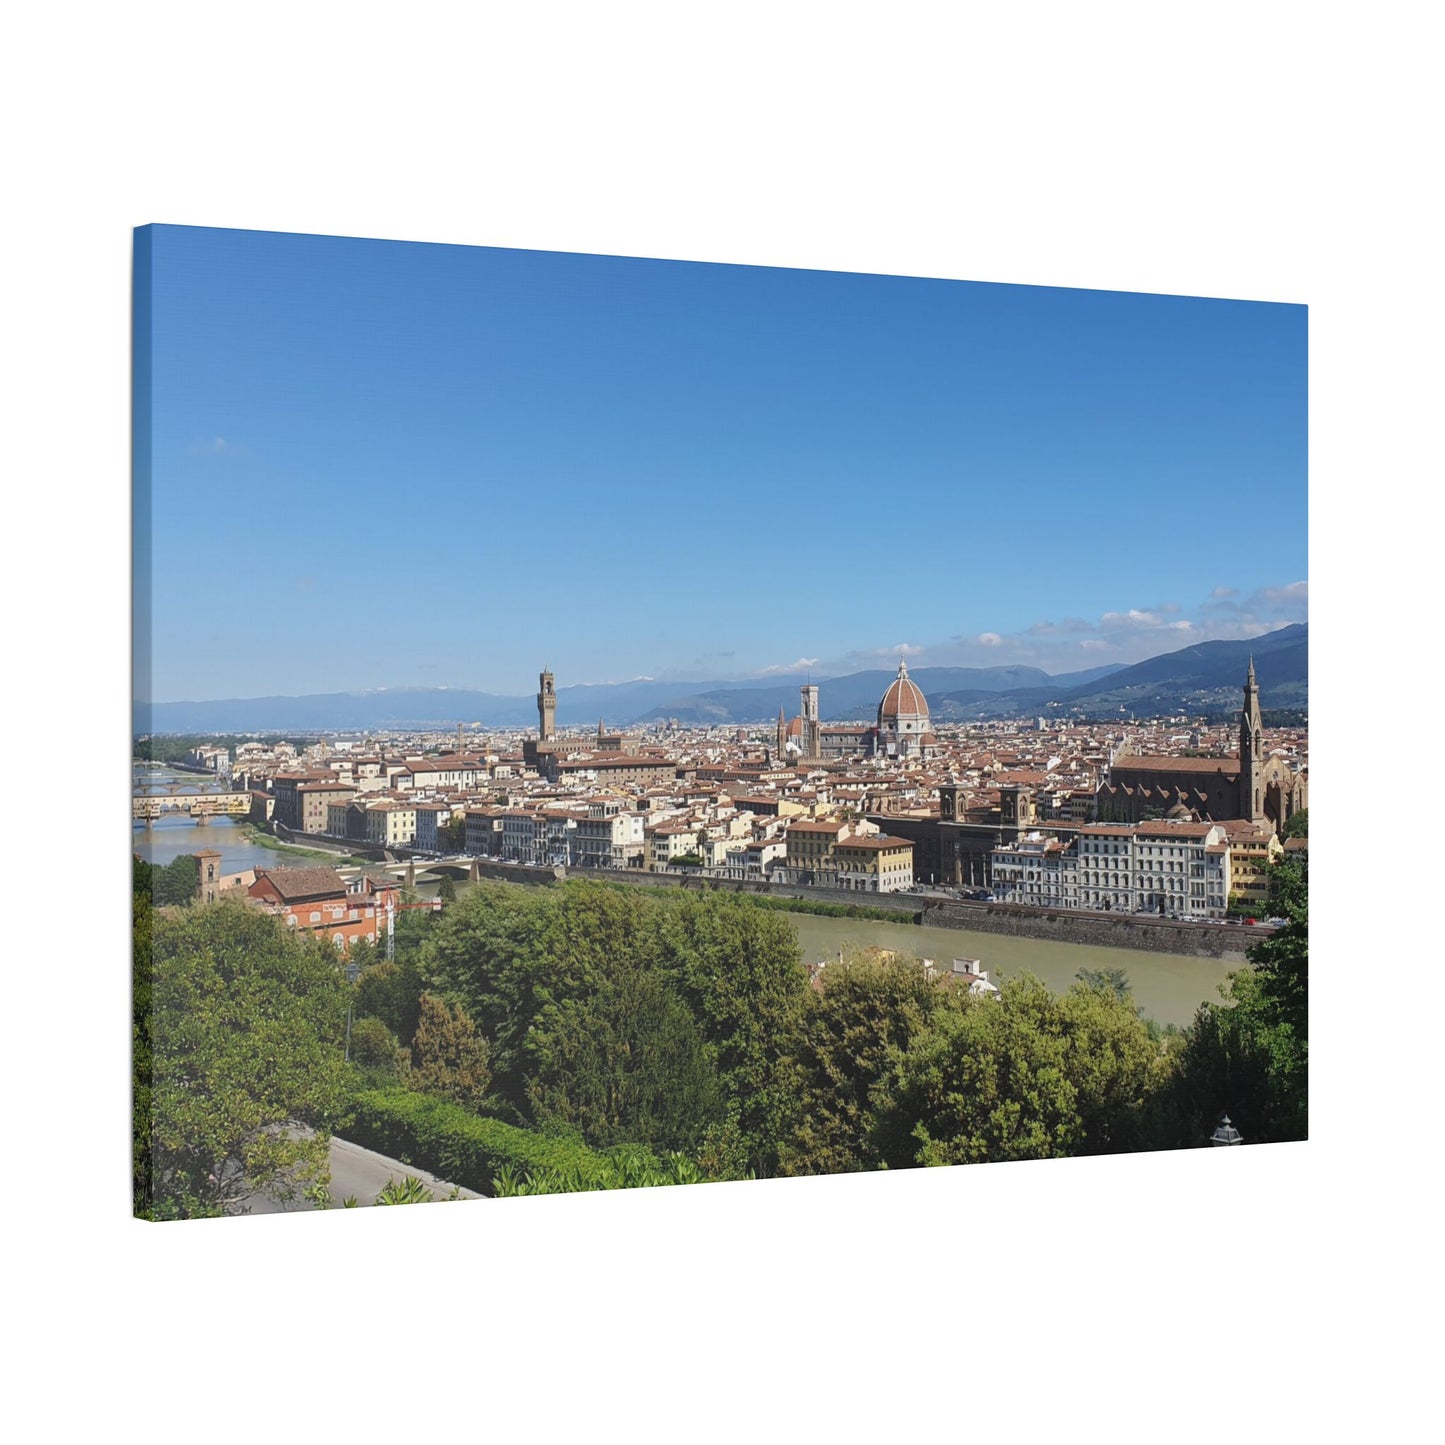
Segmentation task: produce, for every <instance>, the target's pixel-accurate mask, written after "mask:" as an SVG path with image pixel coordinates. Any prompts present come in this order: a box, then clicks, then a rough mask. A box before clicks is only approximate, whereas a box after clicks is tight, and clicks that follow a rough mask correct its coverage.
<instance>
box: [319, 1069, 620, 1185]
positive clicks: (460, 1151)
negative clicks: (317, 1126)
mask: <svg viewBox="0 0 1445 1445" xmlns="http://www.w3.org/2000/svg"><path fill="white" fill-rule="evenodd" d="M347 1138H348V1139H350V1140H352V1141H353V1142H354V1143H357V1144H361V1145H363V1146H365V1147H366V1148H369V1149H375V1150H377V1151H378V1152H380V1153H382V1154H385V1155H387V1156H388V1157H390V1158H392V1159H400V1160H401V1162H402V1163H403V1164H411V1165H420V1166H423V1167H425V1168H427V1169H429V1170H431V1171H433V1172H434V1173H437V1174H440V1175H442V1176H443V1177H445V1178H447V1179H450V1180H452V1181H453V1182H454V1183H457V1184H461V1185H463V1186H465V1187H466V1188H468V1189H475V1190H476V1191H477V1192H478V1193H479V1194H491V1193H492V1192H493V1187H492V1181H493V1180H494V1179H496V1178H497V1177H498V1176H499V1175H500V1174H501V1173H502V1171H503V1170H506V1169H510V1170H511V1171H512V1175H513V1176H514V1177H516V1178H523V1177H525V1176H526V1175H527V1174H528V1173H529V1172H537V1173H538V1174H539V1176H540V1175H541V1174H542V1173H543V1172H547V1171H550V1172H551V1173H553V1174H555V1175H556V1176H558V1177H563V1178H566V1177H573V1178H575V1179H577V1180H578V1181H579V1187H581V1188H584V1189H594V1188H606V1187H607V1185H606V1181H607V1180H608V1179H610V1178H612V1177H613V1170H612V1167H611V1165H610V1164H609V1163H608V1161H607V1159H606V1158H605V1157H604V1156H603V1155H600V1154H598V1153H597V1152H596V1151H594V1150H592V1149H589V1148H588V1147H587V1145H586V1144H584V1143H582V1141H581V1140H579V1139H577V1138H576V1137H575V1136H568V1135H565V1134H556V1135H548V1134H543V1133H540V1132H538V1131H537V1130H533V1129H520V1128H518V1127H517V1126H516V1125H514V1124H508V1123H505V1122H504V1121H503V1120H501V1119H490V1118H484V1117H482V1116H481V1115H478V1114H475V1113H473V1112H472V1111H471V1110H469V1109H464V1108H462V1107H461V1106H460V1105H458V1104H451V1103H448V1102H447V1101H446V1100H444V1099H437V1098H433V1097H431V1096H430V1095H426V1094H417V1093H412V1092H409V1091H407V1090H404V1089H397V1088H392V1089H364V1090H362V1091H361V1092H360V1093H358V1094H357V1095H356V1097H355V1099H354V1101H353V1118H352V1121H351V1123H350V1124H349V1125H348V1126H347Z"/></svg>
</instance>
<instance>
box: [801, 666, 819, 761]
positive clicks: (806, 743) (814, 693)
mask: <svg viewBox="0 0 1445 1445" xmlns="http://www.w3.org/2000/svg"><path fill="white" fill-rule="evenodd" d="M802 694H803V756H804V757H806V758H816V757H817V756H818V755H819V753H820V752H821V750H822V748H821V742H820V739H819V737H818V689H817V687H816V686H815V685H814V684H812V683H808V684H805V685H804V687H803V688H802Z"/></svg>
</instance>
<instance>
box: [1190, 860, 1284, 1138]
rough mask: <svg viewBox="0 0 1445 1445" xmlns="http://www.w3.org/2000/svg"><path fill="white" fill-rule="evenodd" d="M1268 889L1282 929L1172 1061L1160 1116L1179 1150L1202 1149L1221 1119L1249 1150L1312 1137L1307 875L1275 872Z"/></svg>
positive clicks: (1211, 1006) (1257, 951)
mask: <svg viewBox="0 0 1445 1445" xmlns="http://www.w3.org/2000/svg"><path fill="white" fill-rule="evenodd" d="M1270 886H1271V901H1270V906H1271V907H1272V908H1274V909H1276V910H1277V913H1278V915H1279V916H1282V917H1284V919H1285V920H1286V921H1285V924H1284V926H1283V927H1281V928H1278V929H1276V931H1275V932H1274V934H1273V935H1272V936H1271V937H1269V938H1266V939H1264V940H1262V941H1261V942H1260V943H1257V944H1255V945H1254V947H1253V948H1251V949H1250V950H1249V964H1250V966H1249V967H1247V968H1243V969H1239V970H1238V971H1236V972H1235V973H1232V974H1231V975H1230V976H1229V980H1228V982H1227V983H1226V984H1224V985H1223V986H1222V987H1221V989H1220V993H1221V996H1222V997H1221V1002H1219V1003H1207V1004H1203V1005H1201V1007H1200V1009H1199V1011H1198V1013H1196V1015H1195V1017H1194V1022H1193V1023H1192V1024H1191V1025H1190V1027H1189V1028H1188V1029H1187V1030H1186V1031H1185V1035H1184V1038H1183V1041H1182V1045H1181V1047H1180V1049H1179V1050H1178V1052H1177V1054H1176V1055H1175V1056H1174V1059H1173V1067H1172V1070H1171V1075H1170V1079H1169V1081H1168V1088H1167V1091H1166V1092H1165V1094H1164V1096H1163V1098H1162V1099H1161V1106H1162V1107H1163V1108H1164V1109H1165V1110H1166V1111H1167V1124H1166V1126H1165V1127H1166V1128H1168V1129H1170V1130H1172V1133H1173V1142H1175V1143H1177V1144H1181V1145H1190V1144H1202V1143H1203V1142H1204V1140H1205V1139H1206V1138H1207V1137H1208V1135H1209V1133H1210V1132H1211V1131H1212V1130H1213V1128H1214V1125H1215V1124H1216V1123H1217V1122H1218V1120H1219V1116H1220V1115H1221V1114H1224V1113H1228V1114H1229V1116H1230V1118H1231V1119H1232V1120H1233V1121H1234V1123H1235V1124H1236V1126H1237V1127H1238V1128H1239V1131H1240V1133H1241V1134H1243V1135H1244V1138H1245V1142H1246V1143H1251V1144H1265V1143H1276V1142H1280V1141H1285V1140H1294V1139H1305V1138H1307V1137H1308V1135H1309V878H1308V870H1307V868H1306V866H1305V865H1304V864H1303V863H1302V862H1296V861H1294V860H1291V861H1290V862H1288V863H1285V864H1281V865H1277V866H1276V867H1275V868H1274V869H1272V870H1271V877H1270Z"/></svg>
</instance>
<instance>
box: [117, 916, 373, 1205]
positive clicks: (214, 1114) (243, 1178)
mask: <svg viewBox="0 0 1445 1445" xmlns="http://www.w3.org/2000/svg"><path fill="white" fill-rule="evenodd" d="M149 953H150V956H149V959H148V960H140V961H138V966H139V969H140V971H141V972H142V975H144V972H145V964H146V963H147V962H148V964H149V999H148V1000H147V1002H148V1005H149V1007H148V1010H147V1018H146V1021H145V1033H146V1038H145V1048H144V1050H143V1051H141V1050H138V1051H137V1059H138V1072H137V1081H136V1083H137V1097H138V1098H139V1097H141V1096H142V1093H143V1092H144V1091H148V1100H149V1117H148V1119H146V1120H145V1121H143V1122H142V1123H141V1125H140V1132H141V1148H140V1150H139V1151H138V1152H139V1153H140V1154H142V1155H144V1156H145V1157H144V1161H143V1163H142V1164H141V1165H140V1166H139V1167H138V1169H137V1177H138V1179H144V1181H145V1189H144V1198H143V1200H142V1201H141V1207H140V1208H139V1209H138V1211H137V1212H138V1213H140V1214H141V1215H143V1216H145V1217H148V1218H151V1219H176V1218H191V1217H196V1216H203V1215H216V1214H228V1213H236V1212H238V1211H241V1210H243V1209H244V1207H245V1200H246V1198H247V1197H248V1196H249V1195H251V1194H253V1193H255V1192H257V1191H261V1190H266V1191H268V1192H271V1193H273V1194H274V1195H275V1196H276V1197H279V1198H294V1197H299V1195H300V1194H302V1193H303V1192H304V1191H305V1190H306V1189H308V1188H311V1187H314V1186H315V1185H317V1184H324V1183H325V1181H326V1177H327V1172H328V1171H327V1150H328V1138H327V1136H328V1133H329V1131H330V1129H331V1128H332V1127H333V1126H334V1125H335V1124H336V1122H337V1121H338V1120H339V1119H340V1118H341V1117H343V1115H344V1111H345V1107H346V1101H347V1097H348V1094H349V1092H350V1089H351V1087H352V1084H353V1081H354V1076H353V1074H352V1072H351V1070H350V1069H349V1068H348V1066H347V1065H346V1063H345V1062H344V1060H343V1053H342V1050H343V1043H344V1036H345V1031H346V998H347V987H346V982H345V979H344V977H343V975H342V973H341V970H340V969H339V968H338V967H337V966H336V960H335V956H334V954H333V953H332V952H331V951H329V950H327V949H326V948H324V947H323V946H322V945H320V944H318V943H317V942H316V941H315V940H314V939H312V938H311V937H309V936H306V937H298V936H297V935H296V934H294V933H293V932H292V931H291V930H289V929H287V928H286V927H285V926H284V925H283V924H282V923H281V922H280V921H279V920H278V919H276V918H273V917H270V916H268V915H266V914H263V913H259V912H256V911H255V910H253V909H251V908H248V907H247V906H246V905H245V904H243V903H241V902H239V901H229V900H228V901H225V902H221V903H216V904H211V905H207V906H204V907H196V908H192V909H188V910H186V912H185V913H184V914H181V915H179V916H175V917H170V916H167V915H166V914H162V913H157V914H154V915H153V916H152V919H151V939H150V950H149ZM142 991H143V990H138V995H139V994H140V993H141V992H142ZM140 1062H143V1063H144V1064H145V1065H146V1067H145V1068H144V1070H141V1069H140V1067H139V1063H140Z"/></svg>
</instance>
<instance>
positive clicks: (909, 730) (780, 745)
mask: <svg viewBox="0 0 1445 1445" xmlns="http://www.w3.org/2000/svg"><path fill="white" fill-rule="evenodd" d="M937 742H938V740H937V738H935V737H934V735H933V731H932V726H931V724H930V723H929V719H928V700H927V699H926V698H925V697H924V696H923V690H922V688H920V687H919V686H918V684H917V683H916V682H914V681H913V679H912V678H910V677H909V676H908V664H907V663H906V662H900V663H899V664H898V675H897V676H896V677H895V678H894V679H893V681H892V683H890V684H889V687H888V690H887V692H885V693H884V694H883V697H882V700H881V701H880V702H879V704H878V719H877V722H876V723H875V724H874V725H873V726H871V727H869V726H867V725H866V724H864V725H861V726H860V725H857V724H847V723H825V722H823V721H822V720H821V719H820V718H819V716H818V688H817V686H816V685H815V684H813V683H808V684H805V685H804V687H803V688H802V711H801V712H800V713H799V714H798V716H797V717H795V718H793V720H792V721H791V722H787V721H785V720H784V718H783V713H782V709H781V708H780V709H779V710H778V731H777V738H776V743H775V746H776V749H777V756H778V758H780V759H784V760H786V759H789V758H791V759H795V760H797V761H801V762H826V761H829V760H831V759H834V758H857V757H865V758H866V757H879V756H882V757H888V758H929V757H932V755H933V753H934V751H935V748H936V746H937Z"/></svg>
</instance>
